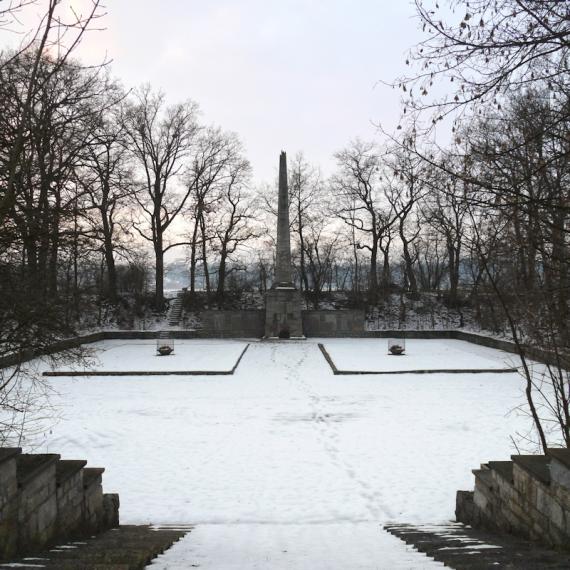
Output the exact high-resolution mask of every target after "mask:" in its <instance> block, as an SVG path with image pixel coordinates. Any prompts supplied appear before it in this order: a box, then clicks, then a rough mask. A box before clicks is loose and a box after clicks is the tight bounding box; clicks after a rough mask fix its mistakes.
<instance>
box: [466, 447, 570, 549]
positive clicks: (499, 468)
mask: <svg viewBox="0 0 570 570" xmlns="http://www.w3.org/2000/svg"><path fill="white" fill-rule="evenodd" d="M473 474H474V475H475V489H474V491H458V493H457V503H456V516H457V520H458V521H461V522H463V523H465V524H469V525H472V526H474V527H476V528H485V529H490V530H494V531H498V532H502V533H509V534H515V535H518V536H521V537H523V538H527V539H530V540H532V541H535V542H537V543H540V544H543V545H546V546H555V547H561V548H566V549H568V548H569V545H570V449H549V450H548V452H547V454H546V455H512V456H511V461H489V462H488V463H484V464H482V465H481V467H480V468H479V469H474V470H473Z"/></svg>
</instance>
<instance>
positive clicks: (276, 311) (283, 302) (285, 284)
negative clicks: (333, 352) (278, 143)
mask: <svg viewBox="0 0 570 570" xmlns="http://www.w3.org/2000/svg"><path fill="white" fill-rule="evenodd" d="M265 337H266V338H304V336H303V322H302V319H301V296H300V294H299V291H298V290H297V288H296V287H295V284H294V283H293V279H292V267H291V235H290V229H289V187H288V185H287V155H286V154H285V153H284V152H281V156H280V157H279V197H278V203H277V252H276V256H275V277H274V281H273V285H272V286H271V289H270V290H269V291H268V292H267V294H266V297H265Z"/></svg>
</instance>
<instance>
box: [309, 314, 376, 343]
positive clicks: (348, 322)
mask: <svg viewBox="0 0 570 570" xmlns="http://www.w3.org/2000/svg"><path fill="white" fill-rule="evenodd" d="M301 316H302V319H303V332H304V333H305V336H307V337H311V336H312V337H361V336H364V333H365V331H364V311H363V310H344V311H343V310H328V311H302V312H301Z"/></svg>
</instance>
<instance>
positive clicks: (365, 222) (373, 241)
mask: <svg viewBox="0 0 570 570" xmlns="http://www.w3.org/2000/svg"><path fill="white" fill-rule="evenodd" d="M335 158H336V161H337V165H338V171H337V174H336V175H335V176H333V178H332V180H331V189H332V191H333V192H334V194H335V195H336V197H337V199H338V204H337V211H336V215H337V216H338V217H339V218H340V219H341V220H342V221H343V222H344V223H345V224H347V225H348V226H349V227H350V228H351V229H352V231H353V232H354V233H355V240H354V242H355V248H357V249H366V250H367V251H369V252H370V272H369V281H368V299H369V302H370V303H372V304H374V303H375V302H376V299H377V295H378V251H379V244H380V241H381V240H382V238H383V236H384V235H385V234H386V232H387V231H388V228H389V227H390V226H391V225H392V224H393V223H394V220H395V219H396V217H397V216H396V214H395V212H394V210H393V208H392V207H391V206H390V204H389V202H388V201H387V197H386V190H387V186H386V182H385V181H384V180H383V176H384V174H385V173H384V172H383V164H382V161H381V158H380V152H379V151H378V149H377V148H376V147H375V145H374V144H373V143H365V142H362V141H360V140H356V141H355V142H353V143H351V144H350V145H349V146H348V147H347V148H346V149H344V150H342V151H340V152H338V153H336V155H335ZM356 236H358V238H357V237H356ZM360 240H362V241H360ZM364 240H366V241H364Z"/></svg>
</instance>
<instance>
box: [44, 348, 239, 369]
mask: <svg viewBox="0 0 570 570" xmlns="http://www.w3.org/2000/svg"><path fill="white" fill-rule="evenodd" d="M156 347H157V341H156V340H131V341H124V340H105V341H101V342H96V343H93V344H89V345H85V348H86V349H87V350H88V351H89V352H90V353H91V355H90V357H89V359H88V364H87V366H80V367H71V366H62V367H58V370H55V371H54V370H49V371H46V372H45V373H44V375H46V376H59V375H60V376H72V375H78V376H79V375H90V374H93V375H97V376H105V375H106V374H109V375H122V376H126V375H130V374H136V373H140V374H142V375H146V374H148V375H152V374H159V373H160V374H182V375H184V374H195V373H197V372H203V373H205V374H215V373H218V374H231V373H232V371H233V370H234V368H235V367H236V365H237V363H238V360H239V359H240V357H241V356H242V354H243V352H244V350H245V349H246V348H247V343H245V342H241V341H220V340H175V341H174V352H173V353H172V354H170V355H168V356H158V355H157V351H156Z"/></svg>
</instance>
